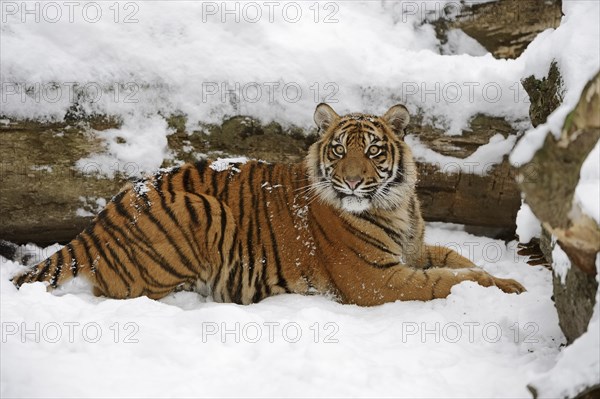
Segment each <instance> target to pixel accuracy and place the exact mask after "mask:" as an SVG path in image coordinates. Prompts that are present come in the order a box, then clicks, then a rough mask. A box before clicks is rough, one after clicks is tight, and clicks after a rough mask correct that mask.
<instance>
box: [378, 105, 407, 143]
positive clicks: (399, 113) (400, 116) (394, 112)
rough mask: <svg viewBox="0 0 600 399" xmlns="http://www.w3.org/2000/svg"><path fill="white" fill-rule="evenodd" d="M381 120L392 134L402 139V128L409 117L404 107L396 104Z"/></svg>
mask: <svg viewBox="0 0 600 399" xmlns="http://www.w3.org/2000/svg"><path fill="white" fill-rule="evenodd" d="M383 120H385V121H386V122H387V123H388V124H389V125H390V127H391V128H392V130H393V131H394V133H396V134H397V135H398V136H400V137H404V128H405V127H406V125H408V122H409V121H410V115H409V114H408V110H407V109H406V107H405V106H404V105H402V104H396V105H394V106H393V107H392V108H390V109H388V111H387V112H386V113H385V115H383Z"/></svg>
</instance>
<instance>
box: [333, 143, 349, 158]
mask: <svg viewBox="0 0 600 399" xmlns="http://www.w3.org/2000/svg"><path fill="white" fill-rule="evenodd" d="M345 152H346V150H345V149H344V146H343V145H341V144H338V145H335V146H333V153H334V154H335V155H337V156H339V157H341V156H343V155H344V153H345Z"/></svg>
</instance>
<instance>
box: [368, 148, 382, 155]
mask: <svg viewBox="0 0 600 399" xmlns="http://www.w3.org/2000/svg"><path fill="white" fill-rule="evenodd" d="M380 152H381V147H378V146H376V145H372V146H371V147H369V149H368V150H367V153H368V154H369V156H371V157H374V156H376V155H379V153H380Z"/></svg>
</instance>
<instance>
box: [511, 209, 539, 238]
mask: <svg viewBox="0 0 600 399" xmlns="http://www.w3.org/2000/svg"><path fill="white" fill-rule="evenodd" d="M541 234H542V224H541V223H540V221H539V220H538V218H537V217H536V216H535V214H534V213H533V211H532V210H531V208H530V207H529V205H527V204H526V203H525V201H523V200H522V201H521V208H519V212H517V236H519V242H521V243H523V244H527V243H528V242H530V241H531V239H532V238H540V235H541Z"/></svg>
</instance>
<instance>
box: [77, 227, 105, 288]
mask: <svg viewBox="0 0 600 399" xmlns="http://www.w3.org/2000/svg"><path fill="white" fill-rule="evenodd" d="M77 239H78V240H79V242H81V243H82V244H83V247H84V252H85V254H86V256H87V258H88V260H89V262H90V270H91V271H92V274H93V276H94V279H95V280H96V282H97V283H98V284H99V285H100V289H101V290H102V291H103V292H104V293H105V294H107V293H108V292H109V291H108V285H107V284H106V281H105V280H104V277H102V275H101V274H100V271H99V270H97V269H96V266H95V264H94V263H95V260H94V258H93V256H92V251H91V247H90V245H89V244H88V242H87V240H86V238H85V235H84V234H80V235H79V236H78V237H77Z"/></svg>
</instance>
